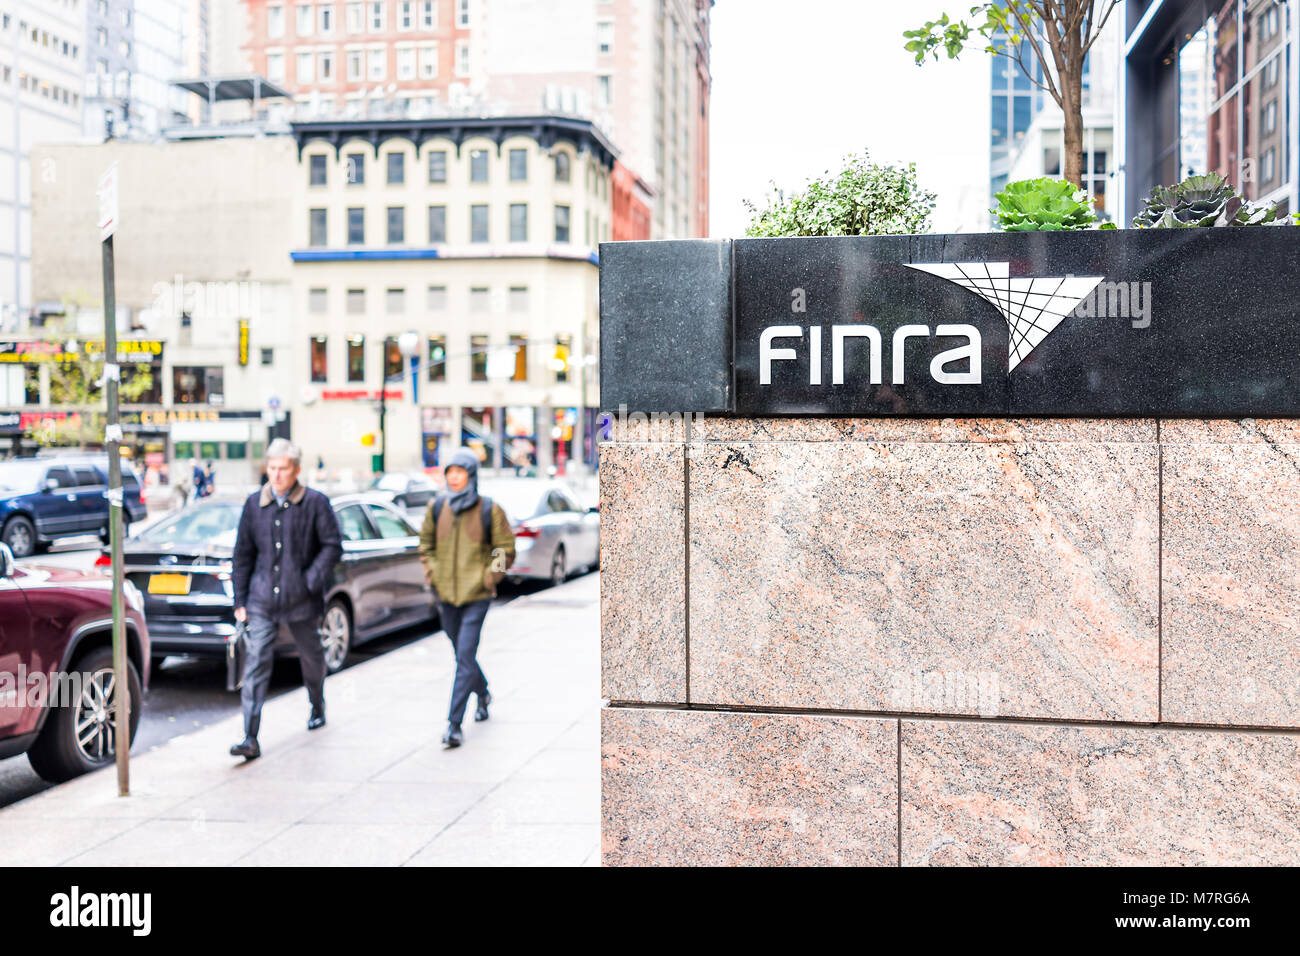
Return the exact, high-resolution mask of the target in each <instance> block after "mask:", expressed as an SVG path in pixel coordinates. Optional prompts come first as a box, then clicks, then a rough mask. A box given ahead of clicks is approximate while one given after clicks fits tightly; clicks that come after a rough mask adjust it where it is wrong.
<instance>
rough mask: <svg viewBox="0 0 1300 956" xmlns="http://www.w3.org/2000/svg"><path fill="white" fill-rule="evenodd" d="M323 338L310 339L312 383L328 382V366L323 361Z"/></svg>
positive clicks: (318, 336) (314, 336) (320, 336)
mask: <svg viewBox="0 0 1300 956" xmlns="http://www.w3.org/2000/svg"><path fill="white" fill-rule="evenodd" d="M325 341H326V340H325V336H323V335H313V336H312V337H311V380H312V381H313V382H327V381H329V366H328V365H327V364H326V361H325Z"/></svg>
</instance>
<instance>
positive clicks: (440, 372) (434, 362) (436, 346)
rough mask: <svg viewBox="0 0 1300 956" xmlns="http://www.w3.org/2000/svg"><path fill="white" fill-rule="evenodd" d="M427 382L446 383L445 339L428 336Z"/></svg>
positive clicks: (439, 336)
mask: <svg viewBox="0 0 1300 956" xmlns="http://www.w3.org/2000/svg"><path fill="white" fill-rule="evenodd" d="M429 381H431V382H445V381H447V337H446V336H444V335H431V336H429Z"/></svg>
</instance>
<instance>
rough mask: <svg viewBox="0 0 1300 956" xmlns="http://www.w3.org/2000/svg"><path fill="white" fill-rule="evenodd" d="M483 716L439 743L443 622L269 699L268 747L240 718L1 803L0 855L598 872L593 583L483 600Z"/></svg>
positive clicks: (93, 862)
mask: <svg viewBox="0 0 1300 956" xmlns="http://www.w3.org/2000/svg"><path fill="white" fill-rule="evenodd" d="M479 661H480V663H481V664H482V665H483V670H484V672H485V673H486V674H487V675H488V679H489V680H490V681H491V687H492V718H491V719H490V720H488V721H487V722H486V723H482V724H476V723H474V722H473V720H472V714H473V702H472V700H471V704H470V713H469V714H468V715H467V716H468V717H469V718H470V719H468V720H467V721H466V723H465V745H464V746H463V747H461V748H460V749H458V750H451V751H444V750H443V749H442V747H441V745H440V744H439V739H440V738H441V736H442V732H443V729H444V728H445V726H446V718H445V714H446V708H447V699H448V697H449V695H450V692H451V679H452V674H453V666H452V665H453V661H452V656H451V647H450V645H449V644H448V642H447V639H446V638H445V637H444V636H443V634H442V633H441V632H438V633H437V634H434V635H432V636H430V637H428V638H425V639H424V640H421V641H418V642H416V643H414V644H410V645H407V646H406V647H402V648H399V649H397V650H394V651H392V652H390V653H387V654H384V655H382V656H380V657H377V658H374V659H372V660H370V661H366V662H365V663H362V664H359V665H357V666H354V667H351V668H349V669H348V670H346V671H344V672H343V673H342V674H339V675H338V676H336V677H332V678H330V679H329V680H327V681H326V684H325V693H326V701H327V706H328V716H329V723H328V724H327V725H326V726H325V727H324V728H322V729H321V730H318V731H315V732H312V733H308V732H307V729H306V722H307V712H308V704H307V695H306V692H305V691H304V690H302V689H301V688H300V689H298V690H297V691H294V692H292V693H288V694H284V695H282V696H280V697H277V698H275V699H274V700H271V701H269V702H268V703H267V705H266V708H265V710H264V711H263V716H262V730H263V732H262V735H261V738H260V742H261V744H262V757H261V759H259V760H254V761H252V762H251V763H248V764H244V763H243V762H242V761H240V760H239V759H237V758H234V757H231V756H229V754H228V753H227V751H228V750H229V748H230V745H231V744H232V743H235V742H236V741H237V740H238V739H239V738H240V737H241V736H242V734H241V724H240V721H239V719H238V718H230V719H228V720H224V721H222V722H220V723H218V724H215V725H213V726H211V727H206V728H204V729H203V730H199V731H196V732H195V733H193V734H189V735H186V736H184V737H177V738H175V739H173V740H172V741H170V742H169V743H167V744H166V745H164V746H162V747H160V748H158V749H157V750H153V751H150V752H149V753H146V754H143V755H141V756H139V757H134V756H133V758H132V761H131V796H130V797H127V798H119V797H118V796H117V782H116V775H115V771H114V769H113V768H112V767H108V768H105V769H104V770H100V771H97V772H96V773H93V774H88V775H87V776H85V777H80V778H78V779H76V780H73V781H71V782H69V783H66V784H63V785H61V786H58V787H54V788H52V789H50V790H47V791H45V792H43V793H40V794H37V795H36V796H33V797H30V798H28V799H26V800H23V801H21V802H19V803H16V804H14V805H12V806H10V807H7V808H5V809H3V810H0V832H2V833H4V835H5V839H4V840H3V841H0V865H8V866H13V865H29V864H36V865H55V864H64V863H68V864H73V865H86V866H104V865H128V866H136V865H143V866H148V865H166V866H176V865H181V864H189V865H229V864H236V865H276V866H282V865H289V866H296V865H308V866H333V865H378V866H396V865H407V864H410V865H435V866H436V865H444V864H446V865H456V864H486V865H513V864H521V865H532V864H537V865H581V864H587V865H599V859H600V855H599V844H600V824H599V813H600V778H599V764H600V756H599V729H598V728H599V708H600V697H599V694H600V689H599V668H600V626H599V575H598V574H587V575H584V576H583V577H581V578H578V579H577V580H575V581H571V582H569V583H568V584H565V585H563V586H562V587H559V588H547V589H545V590H541V591H538V592H537V593H536V594H533V595H529V596H526V597H522V598H519V599H517V600H515V601H512V602H511V603H510V604H507V605H504V606H502V607H499V608H496V609H494V610H492V611H491V612H490V613H489V614H488V617H487V623H486V626H485V627H484V632H483V641H482V644H481V645H480V652H479Z"/></svg>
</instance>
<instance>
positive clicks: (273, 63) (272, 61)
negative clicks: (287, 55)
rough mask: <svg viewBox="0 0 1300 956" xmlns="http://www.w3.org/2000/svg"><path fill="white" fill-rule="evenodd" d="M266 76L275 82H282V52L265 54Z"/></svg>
mask: <svg viewBox="0 0 1300 956" xmlns="http://www.w3.org/2000/svg"><path fill="white" fill-rule="evenodd" d="M266 78H267V79H268V80H274V81H275V82H277V83H283V82H284V54H283V53H268V54H267V55H266Z"/></svg>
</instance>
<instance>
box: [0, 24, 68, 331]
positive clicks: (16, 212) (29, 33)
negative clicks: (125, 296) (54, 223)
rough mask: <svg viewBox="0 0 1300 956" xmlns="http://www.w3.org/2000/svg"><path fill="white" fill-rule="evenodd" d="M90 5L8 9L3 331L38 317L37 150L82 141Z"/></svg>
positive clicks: (1, 215)
mask: <svg viewBox="0 0 1300 956" xmlns="http://www.w3.org/2000/svg"><path fill="white" fill-rule="evenodd" d="M85 2H86V0H50V2H47V3H40V4H35V3H20V4H15V3H6V4H4V6H3V7H2V8H0V91H3V92H0V332H4V331H6V330H9V331H12V330H15V329H17V328H18V327H19V325H20V324H21V323H22V322H23V321H25V319H26V317H27V316H28V315H29V314H30V313H31V309H32V304H33V298H32V283H31V256H32V244H31V243H32V239H31V183H32V180H33V179H36V180H39V179H41V178H43V177H45V176H48V175H50V172H51V171H50V170H49V169H48V168H40V167H36V168H33V166H32V164H31V162H30V151H31V147H32V144H33V143H40V142H51V141H59V140H69V139H76V138H77V137H78V136H80V135H81V121H82V110H83V103H82V87H83V77H84V75H85V63H86V50H85V45H86V10H85V7H84V4H85Z"/></svg>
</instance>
